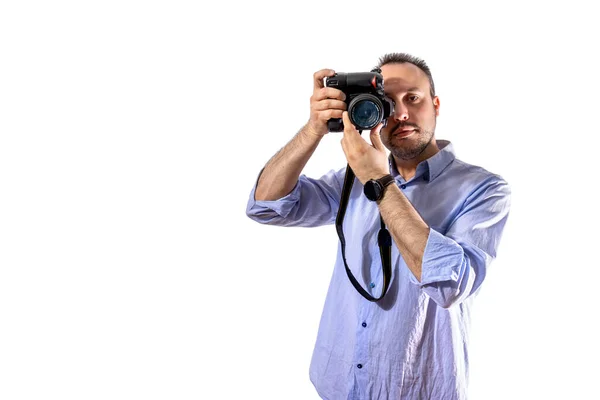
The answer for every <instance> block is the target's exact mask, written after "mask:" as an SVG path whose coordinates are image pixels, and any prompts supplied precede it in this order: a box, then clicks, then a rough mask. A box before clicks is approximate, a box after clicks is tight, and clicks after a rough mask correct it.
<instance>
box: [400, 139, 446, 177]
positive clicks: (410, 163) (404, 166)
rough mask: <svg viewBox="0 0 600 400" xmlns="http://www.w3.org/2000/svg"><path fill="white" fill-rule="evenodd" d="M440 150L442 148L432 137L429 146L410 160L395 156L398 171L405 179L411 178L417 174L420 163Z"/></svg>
mask: <svg viewBox="0 0 600 400" xmlns="http://www.w3.org/2000/svg"><path fill="white" fill-rule="evenodd" d="M439 151H440V149H439V147H438V145H437V142H436V140H435V137H434V138H432V139H431V142H429V144H428V145H427V147H425V150H423V152H422V153H421V154H419V155H418V156H417V157H415V158H412V159H410V160H403V159H400V158H397V157H396V156H393V157H394V161H395V163H396V168H397V169H398V173H399V174H400V175H402V178H404V180H405V181H409V180H411V179H412V178H413V177H414V176H415V173H416V171H417V166H418V165H419V163H420V162H421V161H425V160H427V159H428V158H430V157H432V156H433V155H435V154H436V153H437V152H439Z"/></svg>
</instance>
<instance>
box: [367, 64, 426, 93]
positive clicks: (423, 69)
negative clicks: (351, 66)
mask: <svg viewBox="0 0 600 400" xmlns="http://www.w3.org/2000/svg"><path fill="white" fill-rule="evenodd" d="M403 63H411V64H413V65H414V66H416V67H418V68H419V69H420V70H421V71H423V72H424V73H425V75H427V78H429V94H431V98H432V99H433V98H434V97H435V85H434V84H433V77H432V76H431V70H430V69H429V67H428V66H427V64H426V63H425V61H423V60H422V59H420V58H418V57H415V56H411V55H410V54H407V53H388V54H385V55H383V56H382V57H379V62H378V63H377V66H376V67H375V68H373V71H378V72H381V67H383V66H384V65H386V64H403Z"/></svg>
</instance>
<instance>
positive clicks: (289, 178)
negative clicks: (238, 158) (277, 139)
mask: <svg viewBox="0 0 600 400" xmlns="http://www.w3.org/2000/svg"><path fill="white" fill-rule="evenodd" d="M321 139H322V136H319V135H315V134H314V133H312V132H311V131H310V129H309V128H308V127H307V126H304V127H303V128H302V129H301V130H300V131H299V132H298V133H297V134H296V136H294V138H293V139H292V140H291V141H290V142H289V143H288V144H287V145H286V146H285V147H284V148H283V149H281V150H280V151H279V152H278V153H277V154H275V156H273V158H272V159H271V160H270V161H269V162H268V163H267V165H266V166H265V168H264V169H263V171H262V172H261V174H260V177H259V179H258V182H257V184H256V191H255V193H254V197H255V199H256V200H257V201H267V200H277V199H280V198H282V197H284V196H285V195H287V194H289V193H290V192H291V191H292V189H293V188H294V186H296V183H297V182H298V177H299V176H300V173H301V172H302V170H303V169H304V166H305V165H306V163H307V162H308V160H309V159H310V157H311V156H312V155H313V153H314V151H315V149H316V148H317V146H318V145H319V142H320V141H321Z"/></svg>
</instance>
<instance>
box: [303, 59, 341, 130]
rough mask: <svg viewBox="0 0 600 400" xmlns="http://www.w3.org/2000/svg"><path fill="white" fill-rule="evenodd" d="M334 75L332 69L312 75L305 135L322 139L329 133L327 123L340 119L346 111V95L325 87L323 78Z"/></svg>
mask: <svg viewBox="0 0 600 400" xmlns="http://www.w3.org/2000/svg"><path fill="white" fill-rule="evenodd" d="M333 75H335V71H334V70H332V69H322V70H320V71H317V72H315V73H314V75H313V78H314V90H313V94H312V96H311V97H310V119H309V121H308V123H307V124H306V126H305V130H306V132H307V133H309V134H312V135H315V136H318V137H323V136H325V135H326V134H327V133H328V132H329V128H328V127H327V121H329V120H330V119H332V118H342V113H343V112H344V111H345V110H346V103H345V102H344V100H346V95H345V94H344V92H342V91H341V90H339V89H335V88H331V87H325V83H324V82H323V80H324V78H325V77H328V76H333Z"/></svg>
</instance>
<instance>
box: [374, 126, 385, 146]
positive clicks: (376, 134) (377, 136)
mask: <svg viewBox="0 0 600 400" xmlns="http://www.w3.org/2000/svg"><path fill="white" fill-rule="evenodd" d="M381 129H383V124H379V125H377V126H376V127H375V128H373V129H372V130H371V144H372V145H373V147H375V148H376V149H377V150H379V151H385V146H384V145H383V143H382V142H381Z"/></svg>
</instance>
